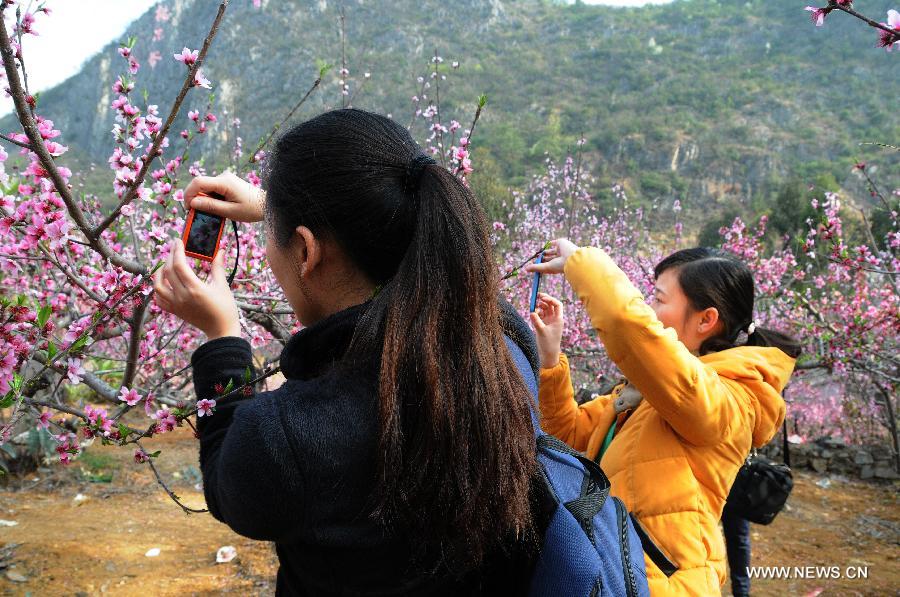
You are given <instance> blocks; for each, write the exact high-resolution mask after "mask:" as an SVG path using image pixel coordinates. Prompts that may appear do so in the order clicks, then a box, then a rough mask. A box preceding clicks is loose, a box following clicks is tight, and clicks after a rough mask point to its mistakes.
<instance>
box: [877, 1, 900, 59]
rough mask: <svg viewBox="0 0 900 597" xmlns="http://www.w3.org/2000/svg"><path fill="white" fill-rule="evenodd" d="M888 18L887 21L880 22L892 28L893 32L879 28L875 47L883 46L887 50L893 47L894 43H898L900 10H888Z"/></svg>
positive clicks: (899, 36)
mask: <svg viewBox="0 0 900 597" xmlns="http://www.w3.org/2000/svg"><path fill="white" fill-rule="evenodd" d="M887 14H888V20H887V23H882V25H884V26H885V27H889V28H891V29H893V30H894V33H889V32H887V31H884V30H883V29H882V30H879V31H878V36H879V37H878V44H877V46H876V47H879V48H884V49H885V50H887V51H888V52H890V51H891V50H893V49H894V46H895V45H898V44H900V12H897V11H896V10H889V11H888V13H887Z"/></svg>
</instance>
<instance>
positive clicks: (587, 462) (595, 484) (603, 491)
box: [537, 433, 610, 544]
mask: <svg viewBox="0 0 900 597" xmlns="http://www.w3.org/2000/svg"><path fill="white" fill-rule="evenodd" d="M537 447H538V450H541V449H543V450H545V451H547V450H552V451H555V452H560V453H562V454H566V455H568V456H571V457H573V458H575V459H577V460H578V462H580V463H581V465H582V466H583V467H584V471H585V472H584V479H583V480H582V483H581V490H580V491H579V495H578V497H577V498H575V499H574V500H571V501H568V502H566V503H564V504H563V505H564V506H565V507H566V510H568V511H569V512H570V513H571V514H572V516H573V517H574V518H575V520H576V521H578V524H579V525H580V526H581V528H582V529H583V530H584V532H585V534H586V535H587V536H588V539H590V541H591V543H594V544H596V541H595V538H594V517H595V516H596V515H597V513H598V512H600V510H601V509H602V508H603V504H604V503H606V499H607V498H608V497H609V488H610V484H609V479H607V478H606V475H605V474H604V473H603V469H601V468H600V467H599V466H598V465H597V463H596V462H594V461H593V460H591V459H590V458H586V457H585V456H584V455H583V454H581V453H580V452H576V451H575V450H573V449H572V448H570V447H569V446H568V445H566V444H565V443H564V442H562V441H560V440H559V439H557V438H555V437H553V436H552V435H547V434H546V433H541V434H540V435H539V436H538V438H537Z"/></svg>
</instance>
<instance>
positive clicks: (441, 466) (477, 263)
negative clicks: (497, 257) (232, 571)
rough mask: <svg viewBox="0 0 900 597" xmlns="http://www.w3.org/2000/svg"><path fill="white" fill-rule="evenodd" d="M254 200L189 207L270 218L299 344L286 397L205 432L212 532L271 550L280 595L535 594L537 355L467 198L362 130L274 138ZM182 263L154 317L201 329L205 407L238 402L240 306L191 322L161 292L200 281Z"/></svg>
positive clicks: (407, 153) (191, 315)
mask: <svg viewBox="0 0 900 597" xmlns="http://www.w3.org/2000/svg"><path fill="white" fill-rule="evenodd" d="M264 186H265V189H266V193H265V196H264V201H262V202H254V201H253V200H252V199H250V197H251V195H252V194H251V189H250V187H249V186H248V185H247V183H245V182H243V181H241V180H239V179H237V178H236V177H234V176H231V175H226V176H220V177H216V178H206V177H199V178H197V179H195V180H194V181H193V182H192V183H191V185H190V186H189V187H188V189H187V190H186V193H185V195H186V197H185V203H186V204H187V205H189V206H190V207H195V208H197V209H202V210H204V211H209V212H212V213H217V214H220V215H223V216H225V217H229V218H232V219H238V220H243V221H259V220H262V219H263V218H264V219H265V221H266V225H267V242H266V251H267V257H268V262H269V266H270V267H271V268H272V271H273V273H274V275H275V277H276V279H277V280H278V282H279V283H280V285H281V286H282V288H283V289H284V293H285V296H286V298H287V300H288V302H289V303H290V304H291V306H292V307H293V310H294V312H295V313H296V316H297V318H298V320H299V321H300V322H302V323H303V324H304V326H306V327H305V328H304V329H302V330H301V331H300V332H298V333H296V334H294V335H293V336H292V337H291V338H290V340H289V341H288V342H287V344H286V346H285V348H284V351H283V352H282V355H281V360H280V364H281V370H282V372H283V373H284V375H285V377H286V378H287V381H286V383H285V384H284V385H283V386H282V387H281V388H279V389H278V390H275V391H273V392H263V393H257V394H255V395H250V396H246V397H244V396H242V397H241V398H240V399H239V400H232V399H229V400H228V401H222V403H221V404H219V405H217V406H216V409H215V412H214V414H213V415H212V416H209V417H202V418H200V419H198V431H199V434H200V442H201V453H200V460H201V468H202V470H203V481H204V493H205V496H206V499H207V503H208V505H209V509H210V511H211V512H212V514H213V515H214V516H215V517H216V518H218V519H219V520H221V521H223V522H225V523H226V524H228V525H229V526H231V527H232V528H233V529H234V530H236V531H237V532H238V533H241V534H243V535H246V536H249V537H252V538H255V539H262V540H269V541H274V542H275V544H276V549H277V552H278V556H279V561H280V564H281V566H280V569H279V574H278V583H277V584H278V591H279V592H280V593H283V594H309V595H329V594H354V595H368V594H373V595H374V594H378V595H419V594H421V595H444V594H448V595H449V594H460V595H462V594H465V595H468V594H480V593H484V594H501V593H503V594H509V593H510V592H515V591H516V590H517V588H519V589H520V588H522V587H524V586H527V583H528V580H529V577H530V574H529V572H528V567H529V566H531V562H532V553H533V549H532V547H533V545H534V541H533V540H530V537H531V534H532V528H533V525H532V512H531V506H530V481H531V479H532V476H533V475H534V473H535V466H536V464H535V446H534V430H533V426H532V419H531V414H530V405H531V400H532V397H531V395H530V394H529V392H528V390H527V387H526V385H525V382H524V376H530V375H535V371H536V369H537V357H536V349H535V347H534V344H533V339H531V340H530V341H529V338H530V334H529V332H528V328H527V325H525V324H524V322H523V321H522V320H521V319H520V318H518V316H516V315H515V314H514V313H512V311H511V310H510V309H507V308H505V307H504V305H502V304H501V303H500V302H499V301H498V298H497V297H498V288H497V276H496V271H495V266H494V262H493V258H492V254H491V248H490V244H489V241H488V232H487V225H486V221H485V217H484V214H483V212H482V210H481V208H480V207H479V205H478V203H477V201H476V200H475V198H474V197H473V195H472V193H471V192H470V191H469V190H468V189H467V188H466V187H465V186H464V185H463V184H462V183H461V182H460V181H459V180H458V179H457V178H456V177H454V176H453V175H452V174H451V173H450V172H448V171H447V170H446V169H444V168H442V167H441V166H439V165H437V164H436V163H435V161H434V160H433V159H432V158H430V157H428V156H427V155H425V154H424V153H423V152H422V151H421V149H420V148H419V147H418V146H417V145H416V143H415V142H414V141H413V139H412V138H411V137H410V135H409V133H408V132H407V131H406V129H404V128H403V127H402V126H399V125H398V124H396V123H395V122H393V121H392V120H390V119H388V118H385V117H382V116H379V115H376V114H372V113H368V112H364V111H360V110H335V111H332V112H328V113H325V114H322V115H320V116H318V117H316V118H313V119H312V120H309V121H307V122H304V123H302V124H299V125H297V126H295V127H294V128H292V129H290V130H289V131H287V132H286V133H284V134H283V135H282V136H281V138H280V139H279V140H278V142H277V144H276V146H275V148H274V151H273V153H272V155H271V156H270V157H269V158H268V168H267V172H266V175H265V178H264ZM200 191H204V192H206V193H207V194H208V193H209V192H210V191H212V192H215V193H219V194H220V195H222V196H223V197H224V199H221V200H219V199H210V198H208V197H202V196H198V195H197V193H198V192H200ZM180 250H182V249H181V248H180V245H177V246H176V247H175V253H176V256H175V258H173V266H172V269H173V271H172V272H171V274H169V273H167V271H168V269H167V271H164V273H163V277H162V280H161V281H160V282H158V284H157V288H158V291H159V296H158V299H157V300H158V301H160V300H161V301H162V302H161V303H160V304H161V306H162V307H163V308H165V309H166V310H169V311H171V312H173V313H176V314H178V315H180V316H182V317H183V318H184V319H186V320H187V321H189V322H191V321H197V322H202V323H203V325H204V326H205V328H201V329H203V331H205V332H207V335H208V337H209V341H208V342H207V343H205V344H203V345H202V346H200V347H199V348H198V349H197V351H196V352H195V353H194V354H193V356H192V363H193V366H194V384H195V388H196V391H197V393H198V397H201V398H205V397H207V396H209V395H210V394H212V393H213V389H214V387H215V386H216V385H217V384H223V385H225V384H227V383H228V381H229V380H233V382H234V383H235V384H237V385H239V384H240V383H241V378H242V375H243V372H244V370H245V368H246V367H247V366H250V365H251V358H250V357H251V352H250V346H249V344H248V343H247V341H246V340H244V339H242V338H240V337H239V336H240V330H239V327H236V324H235V321H234V320H232V319H229V318H230V317H231V316H232V315H234V313H232V310H231V308H230V307H229V308H227V309H223V308H222V304H226V305H227V304H228V301H231V304H233V298H231V297H230V291H227V292H226V290H227V288H226V289H222V288H216V287H215V284H213V285H212V287H213V290H208V291H207V294H208V296H207V297H206V298H203V299H202V300H200V301H198V300H197V294H193V295H188V294H185V295H184V296H185V297H192V298H189V299H184V300H181V299H180V298H179V297H178V296H177V293H176V292H175V290H176V289H174V288H172V289H170V288H168V287H167V284H166V283H165V281H166V280H168V279H169V278H176V283H177V282H178V279H180V278H182V277H183V278H187V277H188V273H190V272H189V270H187V268H186V267H179V263H181V262H180V260H181V259H183V258H182V257H181V256H180V255H179V254H178V252H179V251H180ZM214 267H221V264H214ZM214 275H215V270H214ZM189 281H190V282H191V283H192V284H195V283H194V282H193V281H191V280H189ZM173 286H174V285H173ZM195 290H196V288H195ZM214 292H215V293H217V294H215V296H212V294H213V293H214ZM226 295H227V296H226ZM198 303H199V304H198ZM206 305H209V307H206ZM212 305H217V306H216V307H213V306H212ZM217 309H218V311H216V310H217ZM204 310H206V311H208V312H213V313H216V312H224V313H225V314H224V315H221V316H218V317H215V316H210V315H208V314H207V315H205V316H200V315H197V312H198V311H199V312H201V313H202V312H203V311H204ZM513 353H515V355H514V354H513ZM514 356H515V357H516V358H517V359H518V361H517V362H523V363H525V362H527V363H531V364H532V367H517V366H516V364H515V362H514ZM522 357H524V358H522ZM516 583H518V587H517V584H516Z"/></svg>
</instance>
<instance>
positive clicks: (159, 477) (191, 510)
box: [134, 441, 209, 514]
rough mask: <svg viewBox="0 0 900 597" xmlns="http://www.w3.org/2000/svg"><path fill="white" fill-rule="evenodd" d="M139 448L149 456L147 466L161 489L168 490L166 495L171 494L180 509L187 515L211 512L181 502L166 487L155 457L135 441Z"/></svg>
mask: <svg viewBox="0 0 900 597" xmlns="http://www.w3.org/2000/svg"><path fill="white" fill-rule="evenodd" d="M134 443H136V444H137V446H138V448H139V449H140V450H141V451H142V452H143V453H144V454H145V455H146V456H147V464H149V465H150V470H152V471H153V474H154V475H156V481H157V483H159V485H160V487H162V488H163V489H165V490H166V493H167V494H169V497H170V498H172V501H173V502H175V503H176V504H178V507H179V508H181V509H182V510H183V511H184V513H185V514H203V513H204V512H209V510H207V509H205V508H200V509H197V508H190V507H188V506H185V505H184V504H182V503H181V500H179V499H178V495H177V494H176V493H175V492H174V491H172V490H171V489H169V486H168V485H166V482H165V481H163V478H162V475H160V474H159V471H158V470H156V465H154V464H153V457H152V456H150V455H149V452H147V450H145V449H144V446H142V445H141V444H140V442H137V441H135V442H134Z"/></svg>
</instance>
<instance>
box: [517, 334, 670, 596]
mask: <svg viewBox="0 0 900 597" xmlns="http://www.w3.org/2000/svg"><path fill="white" fill-rule="evenodd" d="M507 345H508V346H509V348H510V352H511V356H512V357H513V360H514V361H515V363H516V365H517V366H518V367H519V370H520V371H521V372H522V376H523V377H524V378H525V383H526V385H528V387H529V390H531V392H532V394H533V395H534V396H535V398H537V380H535V378H534V374H533V373H532V369H531V367H530V365H529V364H528V360H527V358H526V357H525V354H524V353H523V352H522V351H521V349H520V348H519V347H518V346H516V345H515V344H514V343H513V342H512V341H510V340H509V339H507ZM532 419H533V422H534V428H535V440H536V442H537V451H538V462H539V464H540V467H541V478H542V480H543V482H544V487H542V488H541V490H542V491H541V493H542V495H540V505H541V512H540V514H539V521H540V522H543V523H546V524H545V526H544V527H543V529H544V542H543V545H542V546H541V552H540V555H539V556H538V560H537V564H536V566H535V569H534V574H533V576H532V578H531V588H530V591H529V593H530V595H533V596H536V597H538V596H540V597H543V596H546V597H581V596H583V597H595V596H599V595H612V596H614V597H649V595H650V590H649V588H648V587H647V571H646V568H645V567H644V543H645V542H646V543H647V544H648V553H649V554H650V555H651V557H653V556H654V554H653V553H652V552H654V551H656V552H658V549H656V548H655V546H654V545H652V541H650V540H649V536H647V535H646V533H642V535H643V537H642V536H640V535H638V531H637V530H636V528H635V523H636V521H633V518H632V517H631V516H629V514H628V511H627V510H626V509H625V504H623V503H622V501H621V500H620V499H619V498H617V497H611V496H610V495H609V489H610V484H609V479H607V478H606V475H605V474H604V473H603V470H602V469H601V468H600V465H598V464H597V463H596V462H594V461H593V460H590V459H589V458H586V457H585V456H584V455H582V454H580V453H579V452H576V451H575V450H573V449H572V448H570V447H569V446H568V445H566V444H565V443H563V442H562V441H560V440H558V439H557V438H555V437H553V436H551V435H547V434H546V433H544V432H543V431H542V430H541V428H540V425H539V423H538V417H537V414H536V413H534V412H532ZM641 530H643V529H641ZM659 555H661V553H660V554H659ZM663 557H664V556H663ZM653 560H654V562H656V561H657V559H656V558H655V557H654V558H653ZM660 564H662V566H661V567H662V568H663V571H664V572H665V573H666V574H667V575H671V573H673V572H674V567H673V566H671V564H670V563H668V562H660Z"/></svg>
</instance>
